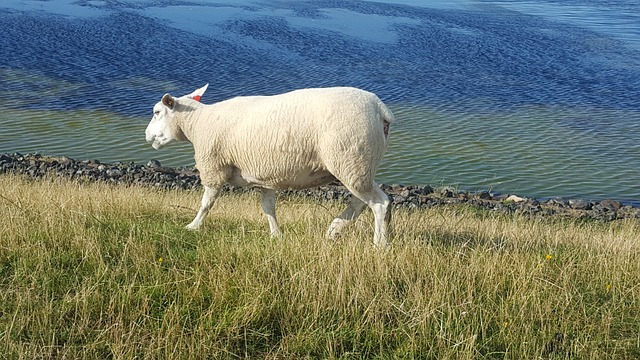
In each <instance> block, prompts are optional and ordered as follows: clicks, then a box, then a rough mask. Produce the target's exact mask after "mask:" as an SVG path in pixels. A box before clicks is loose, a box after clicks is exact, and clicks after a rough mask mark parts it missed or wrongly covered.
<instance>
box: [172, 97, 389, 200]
mask: <svg viewBox="0 0 640 360" xmlns="http://www.w3.org/2000/svg"><path fill="white" fill-rule="evenodd" d="M175 101H176V105H175V107H174V115H173V121H174V125H175V126H177V127H178V128H179V129H176V130H179V131H181V133H182V134H183V135H184V137H185V138H186V139H188V140H189V141H190V142H191V143H192V144H193V147H194V151H195V160H196V166H197V168H198V170H199V171H200V176H201V179H202V183H203V184H204V185H207V186H216V185H219V184H222V183H225V182H230V183H232V184H236V185H241V186H247V185H249V186H251V185H256V186H261V187H266V188H271V189H287V188H292V189H300V188H308V187H313V186H318V185H322V184H325V183H328V182H330V181H332V180H333V179H335V178H338V179H340V180H341V181H342V182H343V183H345V185H349V187H351V188H352V189H354V190H358V189H361V188H362V189H366V188H368V187H370V186H371V184H372V182H373V178H374V176H375V172H376V171H377V168H378V165H379V163H380V161H381V159H382V156H383V154H384V152H385V150H386V147H387V143H388V138H387V135H386V134H385V128H386V126H388V123H392V122H393V121H394V118H393V115H392V114H391V112H390V111H389V109H388V108H387V107H386V106H385V105H384V104H383V103H382V102H381V101H380V99H379V98H378V97H377V96H376V95H374V94H372V93H370V92H367V91H364V90H360V89H355V88H347V87H344V88H322V89H303V90H296V91H292V92H289V93H285V94H281V95H274V96H250V97H237V98H233V99H230V100H226V101H222V102H219V103H216V104H212V105H203V104H201V103H199V102H197V101H195V100H192V99H189V98H184V97H183V98H176V99H175ZM385 122H386V123H387V124H386V125H385ZM334 176H335V177H334Z"/></svg>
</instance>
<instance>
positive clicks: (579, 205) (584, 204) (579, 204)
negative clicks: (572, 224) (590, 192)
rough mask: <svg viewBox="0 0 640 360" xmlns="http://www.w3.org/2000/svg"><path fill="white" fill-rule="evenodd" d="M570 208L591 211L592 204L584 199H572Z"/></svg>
mask: <svg viewBox="0 0 640 360" xmlns="http://www.w3.org/2000/svg"><path fill="white" fill-rule="evenodd" d="M569 206H570V207H571V208H572V209H575V210H591V208H592V204H591V202H589V201H587V200H583V199H571V200H569Z"/></svg>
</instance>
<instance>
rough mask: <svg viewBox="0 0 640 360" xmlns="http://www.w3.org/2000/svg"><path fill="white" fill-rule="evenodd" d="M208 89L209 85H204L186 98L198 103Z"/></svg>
mask: <svg viewBox="0 0 640 360" xmlns="http://www.w3.org/2000/svg"><path fill="white" fill-rule="evenodd" d="M208 87H209V84H205V85H204V86H203V87H201V88H200V89H196V90H195V91H194V92H192V93H191V94H189V95H187V97H190V98H192V99H193V100H195V101H200V99H201V98H202V95H203V94H204V92H205V91H207V88H208Z"/></svg>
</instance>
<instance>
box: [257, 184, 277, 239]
mask: <svg viewBox="0 0 640 360" xmlns="http://www.w3.org/2000/svg"><path fill="white" fill-rule="evenodd" d="M260 197H261V199H262V211H264V214H265V215H266V216H267V221H269V230H270V231H271V237H279V236H282V232H281V231H280V227H279V226H278V220H277V219H276V191H275V190H273V189H265V188H263V189H261V191H260Z"/></svg>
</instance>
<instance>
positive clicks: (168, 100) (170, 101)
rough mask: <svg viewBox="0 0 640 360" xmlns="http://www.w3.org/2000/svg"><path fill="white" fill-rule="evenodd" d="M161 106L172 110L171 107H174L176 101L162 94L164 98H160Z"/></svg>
mask: <svg viewBox="0 0 640 360" xmlns="http://www.w3.org/2000/svg"><path fill="white" fill-rule="evenodd" d="M162 105H164V106H166V107H168V108H169V109H171V110H173V107H174V106H176V99H174V98H173V96H171V95H169V94H164V96H163V97H162Z"/></svg>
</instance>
